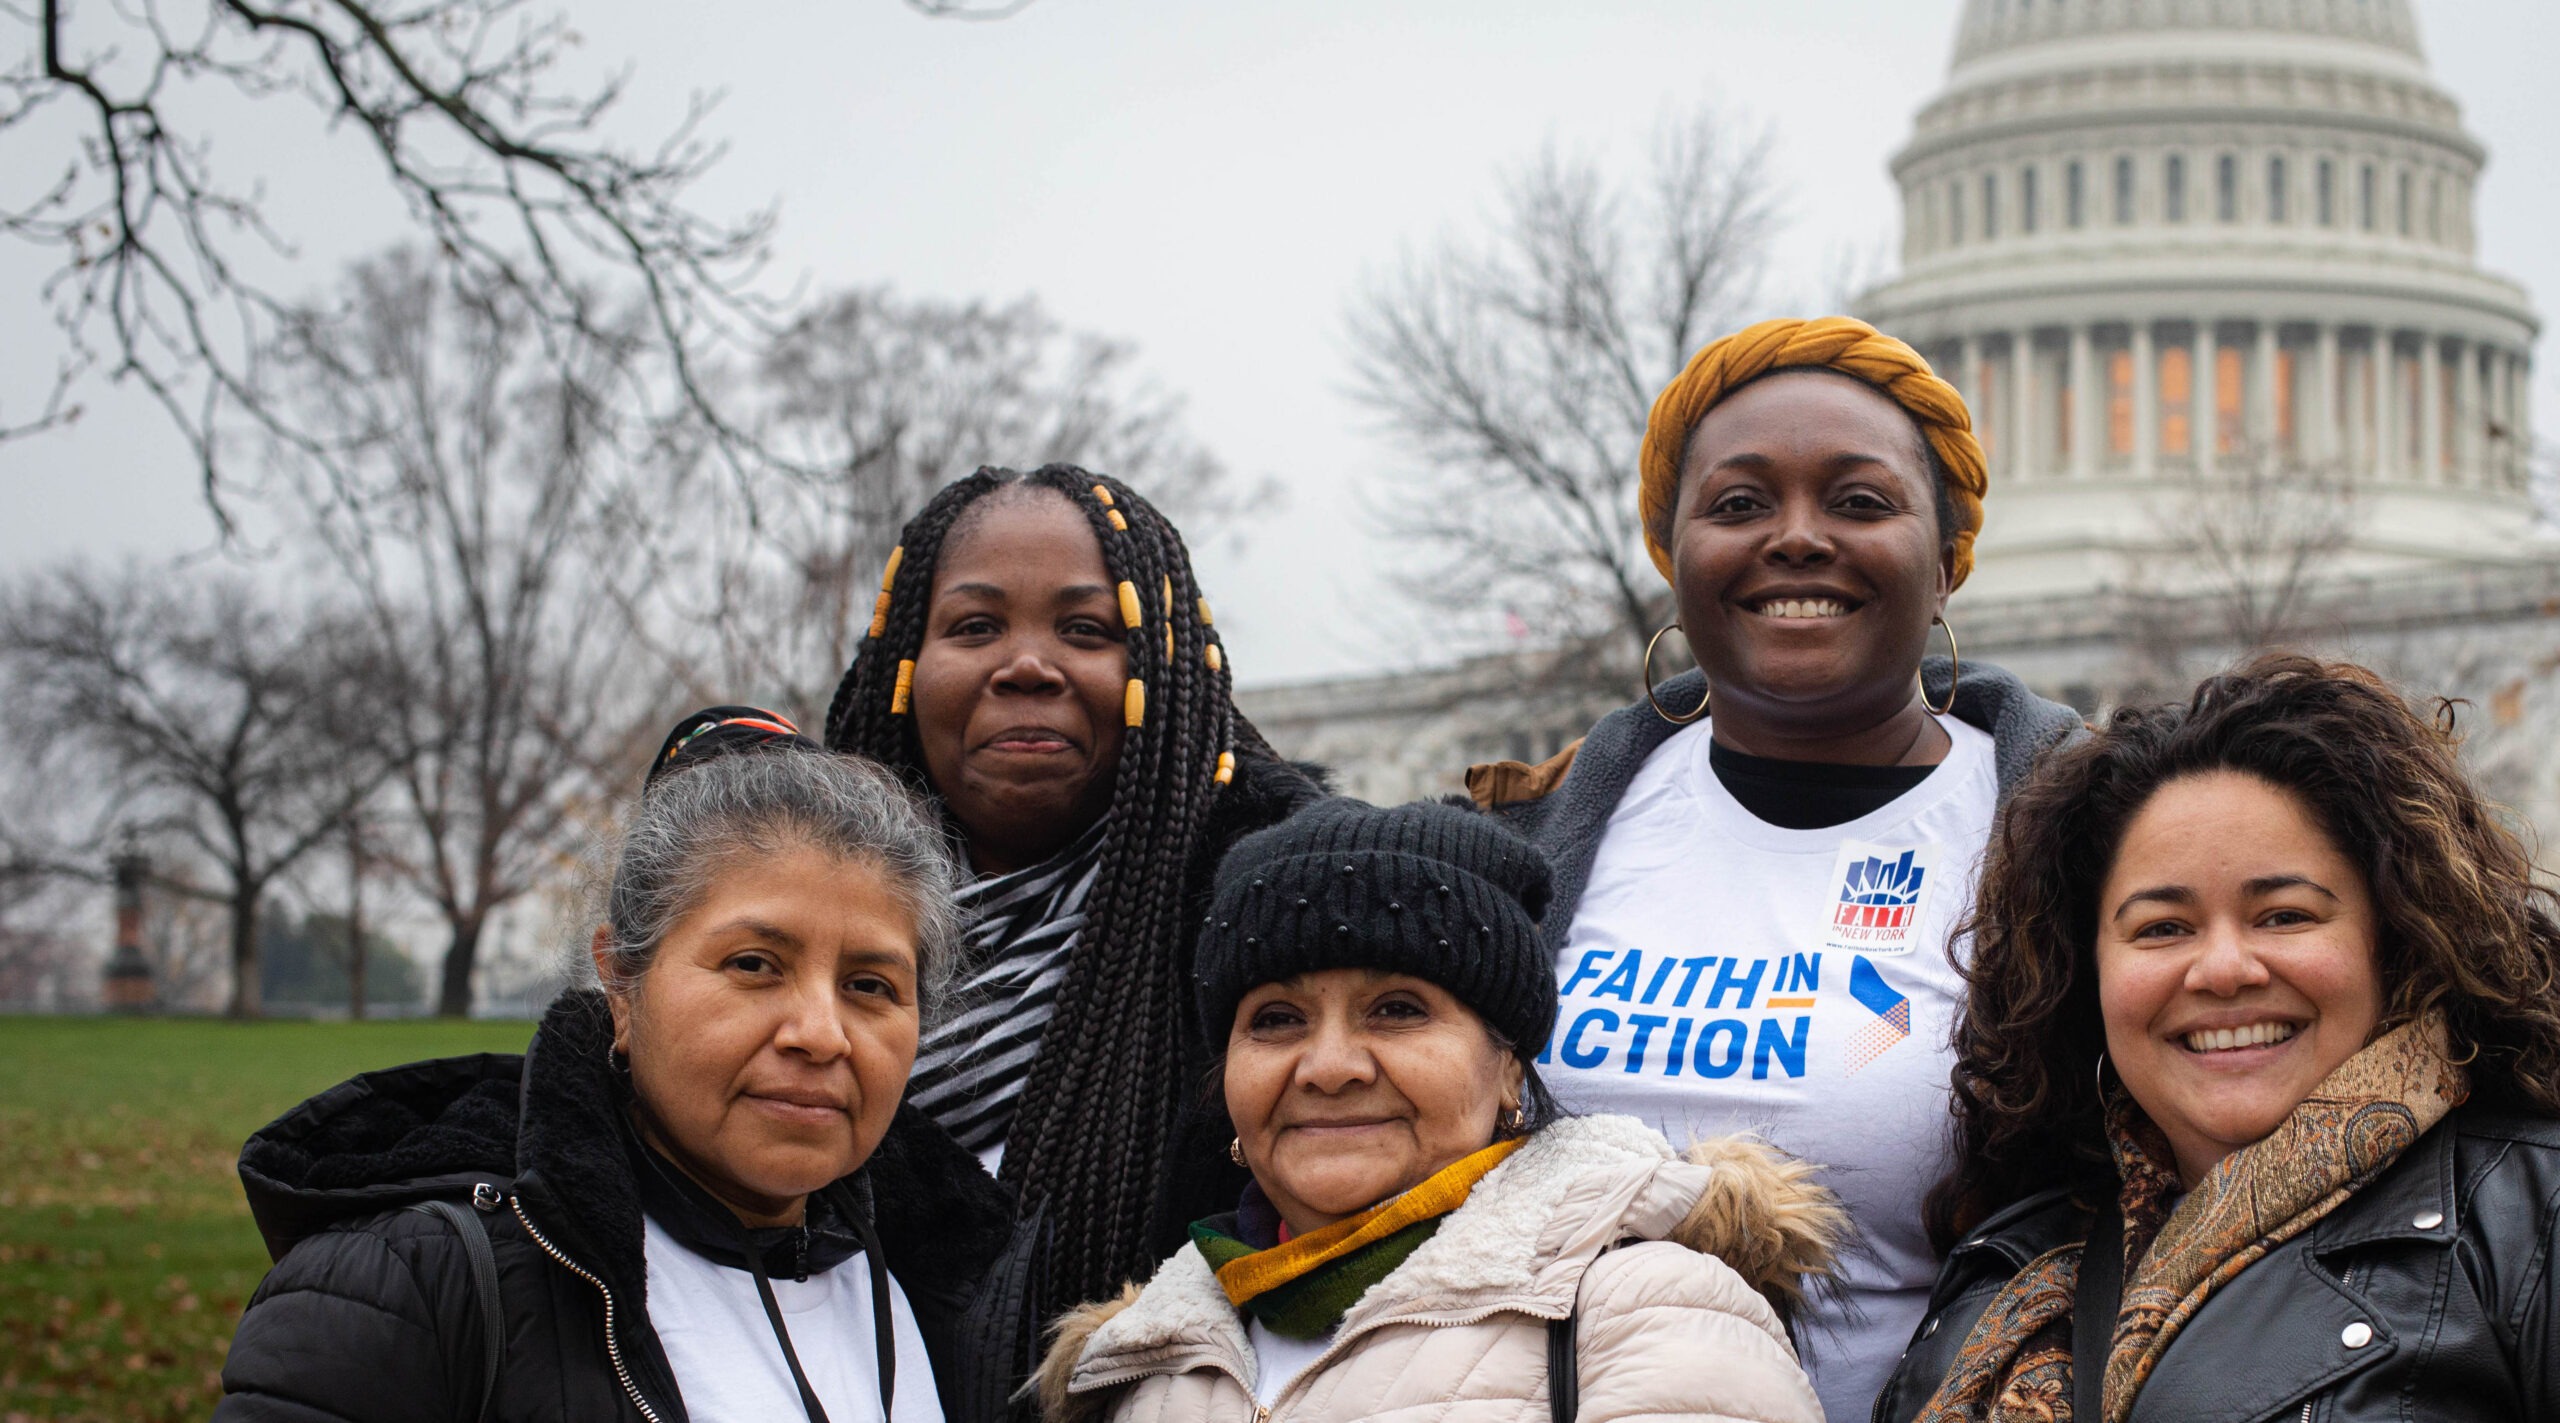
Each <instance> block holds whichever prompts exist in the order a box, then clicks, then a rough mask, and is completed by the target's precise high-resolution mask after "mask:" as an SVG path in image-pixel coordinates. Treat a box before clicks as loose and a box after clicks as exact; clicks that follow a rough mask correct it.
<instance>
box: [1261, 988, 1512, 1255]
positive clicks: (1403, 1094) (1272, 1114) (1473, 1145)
mask: <svg viewBox="0 0 2560 1423" xmlns="http://www.w3.org/2000/svg"><path fill="white" fill-rule="evenodd" d="M1521 1080H1522V1074H1521V1067H1520V1061H1519V1059H1517V1058H1515V1057H1513V1056H1512V1055H1511V1054H1510V1053H1508V1052H1505V1051H1503V1050H1502V1048H1501V1047H1500V1046H1498V1045H1497V1044H1496V1043H1495V1041H1494V1038H1493V1034H1492V1033H1491V1032H1490V1031H1488V1030H1487V1029H1486V1027H1485V1025H1484V1020H1483V1019H1482V1018H1479V1017H1477V1016H1476V1014H1475V1011H1474V1010H1473V1009H1471V1008H1469V1007H1467V1006H1466V1005H1465V1004H1463V1003H1461V1002H1459V1001H1458V1000H1457V999H1456V998H1454V997H1452V996H1451V995H1450V993H1449V991H1448V990H1447V989H1444V988H1442V987H1440V986H1439V985H1438V984H1435V983H1432V982H1430V981H1429V980H1427V979H1421V978H1416V977H1414V976H1412V975H1411V974H1402V973H1381V972H1378V971H1376V970H1374V969H1358V968H1334V969H1325V970H1323V971H1321V972H1317V973H1309V974H1301V975H1300V976H1298V977H1296V978H1292V979H1287V980H1284V981H1282V982H1279V983H1266V984H1262V985H1260V986H1259V987H1257V988H1255V989H1254V990H1253V991H1252V992H1250V993H1247V994H1246V995H1245V996H1244V1000H1243V1001H1242V1002H1240V1003H1238V1004H1237V1005H1236V1016H1235V1024H1234V1026H1233V1028H1231V1029H1230V1030H1229V1032H1228V1035H1227V1062H1226V1072H1225V1077H1224V1083H1225V1087H1226V1097H1227V1117H1228V1120H1230V1121H1232V1122H1233V1123H1235V1128H1236V1140H1237V1141H1238V1142H1239V1143H1240V1144H1241V1145H1242V1146H1243V1148H1244V1157H1245V1164H1246V1165H1248V1166H1250V1167H1251V1168H1252V1169H1253V1179H1254V1180H1255V1181H1257V1182H1259V1183H1260V1184H1261V1186H1262V1190H1263V1194H1265V1195H1267V1196H1269V1197H1270V1198H1271V1203H1272V1205H1274V1206H1275V1207H1277V1208H1278V1209H1279V1211H1280V1215H1281V1218H1282V1219H1284V1220H1286V1221H1288V1222H1289V1228H1290V1229H1291V1230H1293V1231H1295V1232H1297V1233H1299V1234H1302V1235H1303V1234H1305V1233H1306V1232H1308V1231H1310V1230H1316V1229H1320V1228H1322V1227H1324V1226H1327V1225H1330V1224H1332V1223H1333V1222H1335V1221H1337V1220H1340V1219H1342V1218H1343V1217H1344V1216H1347V1215H1353V1214H1356V1213H1358V1212H1360V1211H1363V1210H1366V1209H1368V1208H1369V1207H1371V1206H1373V1205H1376V1204H1377V1203H1378V1202H1380V1201H1383V1200H1385V1199H1387V1198H1388V1197H1389V1196H1393V1195H1397V1194H1399V1193H1401V1192H1404V1191H1408V1190H1411V1189H1412V1188H1413V1187H1415V1186H1418V1185H1421V1184H1422V1183H1423V1182H1424V1181H1426V1180H1428V1179H1430V1178H1431V1176H1432V1175H1433V1174H1434V1173H1436V1172H1438V1171H1439V1170H1440V1169H1441V1168H1442V1167H1445V1166H1448V1165H1450V1164H1451V1163H1453V1162H1455V1161H1457V1160H1458V1159H1459V1158H1461V1157H1464V1156H1467V1155H1470V1154H1472V1153H1474V1152H1477V1151H1481V1150H1483V1149H1484V1148H1485V1147H1486V1146H1489V1145H1491V1144H1492V1142H1493V1137H1494V1130H1495V1126H1496V1124H1497V1123H1498V1122H1499V1121H1500V1120H1501V1118H1502V1115H1503V1113H1505V1112H1508V1111H1510V1110H1511V1109H1513V1108H1515V1107H1517V1106H1519V1105H1520V1092H1521Z"/></svg>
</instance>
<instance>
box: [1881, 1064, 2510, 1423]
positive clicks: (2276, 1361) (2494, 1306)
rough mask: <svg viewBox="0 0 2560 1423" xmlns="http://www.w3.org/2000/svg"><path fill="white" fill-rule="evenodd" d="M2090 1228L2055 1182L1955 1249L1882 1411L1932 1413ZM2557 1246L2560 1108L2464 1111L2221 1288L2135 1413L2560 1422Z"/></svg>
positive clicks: (2162, 1419)
mask: <svg viewBox="0 0 2560 1423" xmlns="http://www.w3.org/2000/svg"><path fill="white" fill-rule="evenodd" d="M2088 1229H2089V1213H2088V1211H2086V1210H2084V1209H2082V1208H2080V1207H2078V1206H2076V1205H2074V1204H2072V1202H2071V1201H2070V1199H2069V1198H2068V1197H2067V1195H2066V1194H2065V1193H2064V1192H2062V1191H2059V1190H2057V1191H2050V1192H2046V1193H2044V1194H2042V1195H2038V1196H2033V1197H2030V1198H2028V1199H2027V1200H2024V1201H2020V1202H2019V1203H2017V1204H2016V1205H2013V1206H2011V1207H2009V1208H2008V1209H2007V1210H2004V1211H2002V1212H2000V1213H1999V1214H1998V1215H1996V1216H1993V1217H1992V1218H1991V1219H1990V1220H1989V1221H1987V1222H1985V1223H1984V1224H1983V1226H1982V1228H1981V1229H1979V1230H1976V1231H1975V1232H1974V1233H1973V1234H1972V1235H1971V1236H1969V1237H1967V1238H1966V1240H1965V1241H1964V1243H1963V1244H1961V1245H1959V1246H1957V1247H1956V1249H1955V1251H1954V1253H1952V1254H1950V1255H1949V1256H1948V1257H1947V1263H1946V1267H1945V1268H1944V1269H1943V1270H1942V1271H1940V1273H1939V1276H1938V1283H1937V1288H1936V1290H1935V1292H1934V1293H1933V1294H1932V1296H1931V1298H1930V1301H1929V1315H1928V1318H1927V1319H1926V1320H1924V1321H1923V1322H1922V1323H1921V1325H1920V1328H1919V1331H1918V1333H1917V1334H1915V1335H1914V1336H1913V1338H1912V1341H1911V1347H1910V1349H1909V1350H1908V1351H1906V1352H1905V1353H1904V1354H1903V1356H1902V1363H1901V1365H1900V1366H1899V1367H1898V1368H1896V1369H1895V1371H1894V1375H1893V1380H1892V1382H1891V1383H1890V1384H1888V1385H1887V1386H1886V1388H1885V1392H1884V1394H1883V1396H1882V1397H1880V1398H1878V1399H1877V1400H1876V1407H1875V1423H1906V1421H1907V1420H1909V1419H1910V1418H1912V1417H1914V1416H1915V1415H1917V1414H1918V1413H1919V1411H1920V1408H1921V1406H1922V1405H1923V1404H1926V1403H1927V1402H1928V1401H1929V1396H1930V1395H1931V1394H1932V1393H1934V1392H1936V1390H1937V1386H1938V1382H1939V1380H1941V1379H1943V1378H1945V1377H1946V1373H1947V1370H1948V1368H1949V1367H1950V1366H1951V1365H1953V1364H1954V1363H1955V1360H1956V1354H1957V1351H1958V1350H1959V1349H1961V1348H1962V1347H1963V1344H1964V1340H1965V1336H1966V1335H1967V1334H1969V1333H1971V1332H1972V1330H1973V1326H1974V1323H1975V1321H1977V1320H1979V1319H1980V1318H1981V1317H1982V1312H1983V1310H1984V1308H1985V1307H1987V1306H1988V1305H1989V1304H1990V1303H1991V1300H1992V1297H1993V1296H1995V1295H1997V1294H1998V1293H1999V1291H2000V1287H2001V1286H2002V1285H2004V1284H2006V1283H2007V1282H2008V1281H2009V1278H2010V1277H2011V1276H2012V1275H2015V1274H2016V1273H2017V1272H2018V1271H2019V1270H2020V1269H2021V1268H2023V1267H2024V1266H2025V1265H2026V1264H2027V1262H2028V1261H2030V1260H2033V1259H2035V1258H2036V1257H2037V1256H2039V1255H2041V1254H2043V1253H2044V1252H2046V1251H2047V1250H2051V1249H2053V1248H2054V1247H2056V1246H2059V1245H2066V1244H2069V1243H2070V1242H2072V1241H2075V1240H2078V1239H2080V1238H2081V1237H2083V1236H2084V1235H2086V1234H2087V1233H2088ZM2555 1248H2560V1122H2555V1121H2552V1120H2550V1119H2548V1118H2543V1117H2531V1116H2520V1115H2516V1114H2513V1113H2508V1112H2503V1111H2499V1110H2496V1109H2492V1108H2486V1107H2481V1106H2476V1105H2475V1106H2469V1107H2462V1108H2458V1109H2456V1110H2455V1111H2454V1112H2453V1113H2452V1115H2450V1116H2448V1117H2446V1118H2445V1119H2444V1120H2443V1121H2441V1122H2438V1123H2437V1124H2436V1126H2435V1128H2434V1130H2432V1131H2429V1132H2428V1133H2427V1134H2426V1135H2425V1136H2423V1137H2420V1138H2419V1139H2418V1141H2417V1144H2416V1145H2414V1146H2412V1147H2410V1148H2409V1150H2408V1151H2407V1152H2405V1153H2403V1154H2402V1156H2401V1157H2400V1159H2399V1160H2398V1161H2395V1162H2393V1163H2392V1164H2391V1165H2390V1167H2389V1168H2387V1169H2386V1170H2384V1172H2383V1173H2382V1174H2381V1175H2380V1176H2378V1177H2376V1178H2374V1180H2373V1182H2372V1184H2370V1185H2368V1186H2366V1187H2365V1188H2364V1189H2363V1190H2361V1191H2358V1192H2356V1194H2355V1195H2354V1196H2353V1197H2351V1198H2349V1199H2348V1200H2347V1201H2346V1202H2345V1203H2344V1204H2342V1205H2340V1206H2339V1207H2338V1208H2337V1209H2336V1210H2334V1211H2331V1212H2330V1213H2329V1214H2328V1215H2326V1216H2324V1217H2322V1218H2321V1220H2320V1222H2319V1223H2318V1224H2316V1225H2314V1226H2313V1227H2312V1228H2311V1229H2310V1230H2308V1231H2306V1232H2304V1233H2303V1234H2301V1235H2298V1236H2296V1237H2294V1238H2293V1239H2291V1240H2289V1241H2286V1242H2285V1243H2284V1244H2282V1245H2279V1246H2277V1247H2276V1248H2275V1249H2273V1250H2271V1251H2269V1252H2267V1254H2266V1255H2265V1256H2264V1257H2262V1258H2260V1259H2259V1260H2257V1261H2256V1262H2254V1263H2252V1264H2251V1265H2250V1266H2249V1267H2248V1268H2247V1269H2245V1270H2242V1271H2241V1272H2240V1273H2239V1274H2238V1275H2236V1276H2234V1277H2232V1279H2231V1281H2230V1282H2229V1283H2228V1284H2225V1285H2224V1286H2223V1287H2222V1288H2220V1289H2218V1290H2216V1291H2215V1292H2214V1293H2213V1294H2212V1295H2211V1296H2210V1297H2209V1298H2207V1299H2206V1300H2205V1302H2204V1305H2203V1307H2202V1308H2200V1309H2198V1310H2197V1311H2196V1313H2195V1317H2194V1318H2192V1319H2190V1320H2189V1321H2188V1322H2187V1324H2186V1327H2185V1328H2184V1329H2182V1330H2180V1331H2179V1333H2178V1336H2177V1338H2175V1339H2173V1340H2171V1341H2170V1343H2169V1347H2168V1349H2167V1351H2166V1352H2164V1353H2163V1354H2162V1355H2161V1356H2160V1362H2159V1364H2158V1366H2157V1367H2156V1368H2154V1370H2153V1371H2152V1374H2151V1377H2150V1379H2149V1380H2148V1381H2147V1382H2145V1383H2144V1384H2143V1386H2142V1392H2141V1393H2140V1394H2138V1395H2137V1396H2136V1397H2135V1399H2134V1405H2133V1414H2132V1417H2131V1418H2130V1419H2129V1420H2128V1421H2127V1423H2277V1420H2284V1423H2292V1420H2297V1419H2298V1420H2301V1423H2362V1420H2366V1419H2394V1420H2405V1419H2416V1418H2422V1419H2426V1420H2428V1423H2475V1420H2476V1423H2489V1420H2492V1419H2496V1420H2502V1423H2503V1420H2513V1419H2555V1418H2560V1272H2555V1267H2554V1265H2553V1261H2552V1255H2553V1252H2554V1250H2555Z"/></svg>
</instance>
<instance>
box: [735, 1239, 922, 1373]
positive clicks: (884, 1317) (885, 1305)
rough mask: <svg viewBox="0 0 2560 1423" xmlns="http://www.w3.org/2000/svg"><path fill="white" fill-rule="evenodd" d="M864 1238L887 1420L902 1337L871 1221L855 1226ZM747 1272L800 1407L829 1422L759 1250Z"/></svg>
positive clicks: (749, 1257)
mask: <svg viewBox="0 0 2560 1423" xmlns="http://www.w3.org/2000/svg"><path fill="white" fill-rule="evenodd" d="M854 1231H855V1233H856V1234H857V1235H859V1236H860V1237H861V1238H862V1258H863V1260H864V1262H865V1263H867V1264H868V1265H870V1267H871V1333H872V1347H873V1348H874V1349H875V1350H876V1351H877V1353H878V1357H879V1361H880V1417H881V1418H882V1419H883V1420H884V1423H885V1420H887V1419H888V1418H889V1417H890V1416H891V1415H890V1412H889V1401H890V1399H891V1398H893V1397H894V1396H895V1395H896V1391H897V1379H898V1334H897V1326H896V1321H895V1320H893V1319H891V1318H890V1314H889V1265H888V1262H887V1261H885V1260H883V1259H881V1258H880V1242H879V1241H878V1240H877V1239H875V1238H873V1236H872V1234H871V1226H870V1224H869V1222H862V1223H859V1224H857V1225H856V1226H855V1227H854ZM747 1269H748V1270H749V1271H751V1272H752V1273H753V1274H754V1275H755V1277H756V1297H757V1298H759V1299H761V1300H763V1301H764V1317H765V1318H766V1319H767V1320H769V1321H771V1322H772V1324H773V1337H774V1339H775V1341H776V1342H778V1343H780V1344H781V1345H782V1362H783V1363H785V1364H787V1365H789V1366H790V1369H791V1382H792V1383H793V1384H794V1385H796V1386H797V1387H798V1388H799V1390H800V1406H801V1408H803V1409H805V1410H806V1411H807V1412H808V1414H809V1423H828V1420H827V1409H826V1405H824V1404H822V1403H820V1402H818V1391H817V1390H816V1389H814V1388H811V1387H810V1386H809V1375H808V1373H807V1371H805V1370H803V1369H802V1368H801V1367H800V1351H799V1350H797V1349H794V1348H792V1347H791V1331H790V1330H789V1329H788V1328H785V1327H784V1325H783V1323H782V1303H781V1301H779V1300H777V1299H775V1298H774V1295H773V1281H772V1280H770V1279H768V1278H766V1276H765V1272H764V1258H763V1256H762V1255H761V1254H759V1253H758V1252H756V1251H753V1250H750V1251H749V1252H748V1253H747Z"/></svg>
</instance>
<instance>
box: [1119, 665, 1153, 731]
mask: <svg viewBox="0 0 2560 1423" xmlns="http://www.w3.org/2000/svg"><path fill="white" fill-rule="evenodd" d="M1120 719H1121V720H1122V721H1123V722H1126V723H1128V724H1129V725H1131V726H1144V725H1146V724H1147V684H1146V683H1144V682H1141V681H1139V680H1138V679H1137V678H1135V677H1132V678H1130V679H1129V692H1128V697H1127V699H1126V700H1125V702H1124V703H1123V704H1122V706H1121V708H1120Z"/></svg>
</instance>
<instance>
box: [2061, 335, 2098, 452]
mask: <svg viewBox="0 0 2560 1423" xmlns="http://www.w3.org/2000/svg"><path fill="white" fill-rule="evenodd" d="M2093 339H2094V333H2093V332H2091V330H2090V329H2089V323H2088V322H2086V321H2077V322H2073V323H2072V326H2071V375H2070V382H2071V430H2070V437H2069V438H2070V440H2071V477H2072V478H2074V479H2088V478H2090V477H2092V476H2093V475H2095V474H2096V473H2097V472H2098V431H2099V424H2098V416H2099V412H2100V411H2101V410H2102V409H2104V398H2103V397H2102V396H2101V395H2100V394H2099V392H2098V361H2097V354H2096V351H2095V349H2094V347H2093V345H2092V341H2093Z"/></svg>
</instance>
